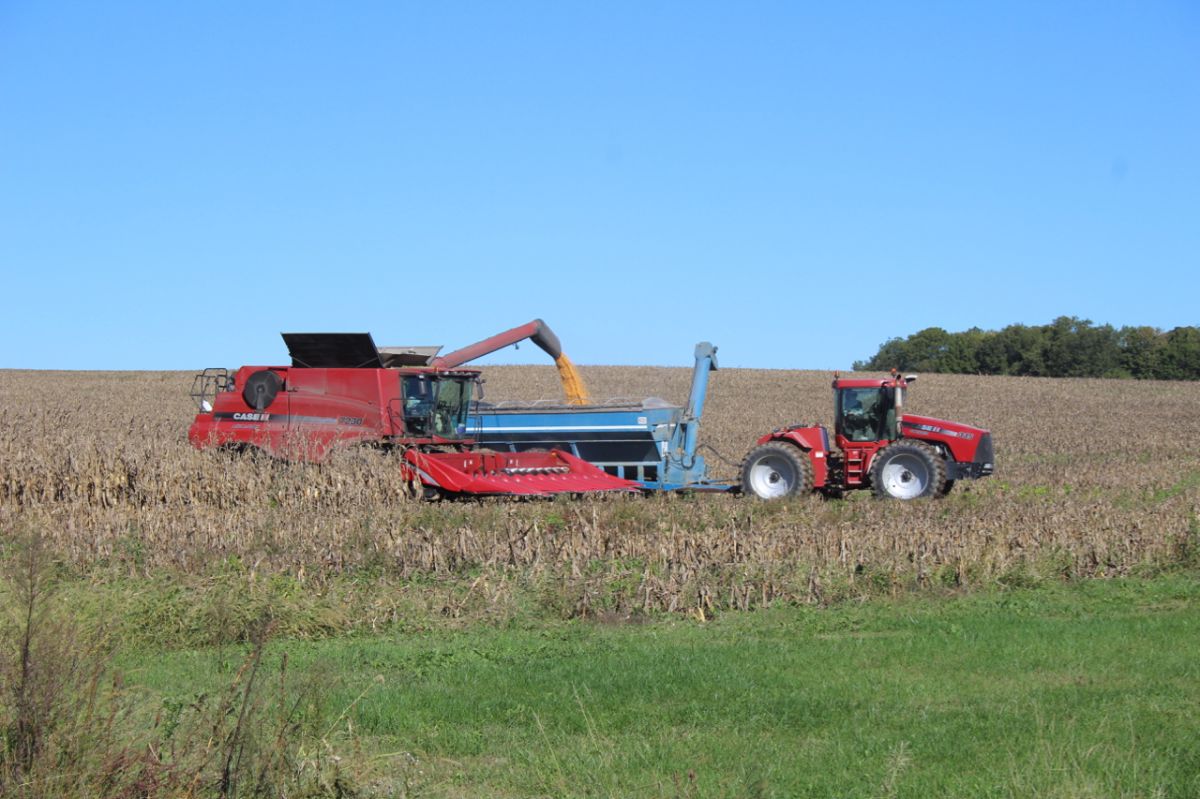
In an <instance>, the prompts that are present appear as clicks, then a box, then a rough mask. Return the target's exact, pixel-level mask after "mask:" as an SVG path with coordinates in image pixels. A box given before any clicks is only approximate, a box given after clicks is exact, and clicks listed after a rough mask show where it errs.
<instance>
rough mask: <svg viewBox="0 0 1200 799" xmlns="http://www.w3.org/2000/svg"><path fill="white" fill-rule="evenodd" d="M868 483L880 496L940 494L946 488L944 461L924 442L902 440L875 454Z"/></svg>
mask: <svg viewBox="0 0 1200 799" xmlns="http://www.w3.org/2000/svg"><path fill="white" fill-rule="evenodd" d="M871 485H872V486H874V488H875V496H877V497H880V498H883V499H903V500H907V499H917V498H918V497H936V496H942V495H943V494H944V493H945V491H946V462H945V461H944V460H942V456H941V454H940V453H939V452H938V451H937V450H935V449H934V448H933V447H931V446H929V445H928V444H922V443H919V442H916V441H905V442H900V443H896V444H892V445H891V446H890V447H888V448H887V449H885V450H883V451H882V452H880V453H879V454H878V455H876V456H875V462H874V463H872V464H871Z"/></svg>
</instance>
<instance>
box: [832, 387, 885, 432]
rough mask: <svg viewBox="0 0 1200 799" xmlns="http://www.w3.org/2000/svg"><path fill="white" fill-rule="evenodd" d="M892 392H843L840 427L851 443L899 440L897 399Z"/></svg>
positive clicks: (869, 390)
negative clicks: (896, 430)
mask: <svg viewBox="0 0 1200 799" xmlns="http://www.w3.org/2000/svg"><path fill="white" fill-rule="evenodd" d="M893 391H894V390H893V389H890V388H843V389H841V390H840V391H839V392H838V408H837V414H838V423H839V426H840V428H841V431H842V435H844V436H845V437H846V438H848V439H850V440H851V441H889V440H891V439H894V438H895V437H896V433H895V428H896V406H895V403H896V397H895V394H894V393H893Z"/></svg>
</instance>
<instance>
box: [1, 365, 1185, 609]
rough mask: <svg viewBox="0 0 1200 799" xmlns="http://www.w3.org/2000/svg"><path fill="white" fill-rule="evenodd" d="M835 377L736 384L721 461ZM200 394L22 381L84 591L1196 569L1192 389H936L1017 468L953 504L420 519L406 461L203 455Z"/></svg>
mask: <svg viewBox="0 0 1200 799" xmlns="http://www.w3.org/2000/svg"><path fill="white" fill-rule="evenodd" d="M582 372H583V375H584V377H585V379H586V380H587V382H588V385H589V388H590V389H591V391H592V393H593V395H594V396H598V397H606V396H623V397H631V398H642V397H646V396H660V397H663V398H665V399H668V400H671V401H674V402H680V403H682V402H683V401H684V400H685V399H686V394H687V391H688V387H689V385H690V380H691V373H690V370H688V369H680V368H657V367H584V368H583V369H582ZM485 377H486V378H487V380H488V386H487V389H488V398H489V399H501V398H513V399H536V398H543V397H555V396H557V393H558V391H559V385H558V380H557V374H556V372H555V370H554V368H553V367H551V366H545V367H542V366H526V367H489V368H487V369H486V370H485ZM830 378H831V375H830V374H829V373H827V372H794V371H751V370H738V369H726V370H722V371H719V372H716V373H714V374H713V379H712V383H711V385H710V390H709V398H708V404H707V407H706V409H705V416H704V424H703V431H702V434H701V440H702V442H703V443H705V444H708V445H709V446H711V447H713V448H714V449H715V450H717V451H718V452H719V453H722V454H723V455H725V456H726V457H727V458H728V460H729V461H733V462H736V461H739V460H740V459H741V457H742V455H743V454H744V453H745V451H746V450H748V449H749V447H750V446H751V445H752V444H753V442H754V439H755V438H756V437H757V436H758V435H761V434H762V433H764V432H766V431H769V430H770V429H772V428H774V427H778V426H781V425H784V424H788V423H798V422H820V423H824V424H829V423H830V422H831V406H832V398H831V389H830V385H829V384H830ZM190 380H191V373H178V372H175V373H157V372H155V373H151V372H145V373H141V372H123V373H100V372H93V373H66V372H25V371H4V372H0V525H2V529H4V530H12V529H15V528H16V526H17V525H18V524H19V523H20V522H22V521H24V520H31V521H34V522H36V523H38V524H39V525H40V526H41V527H42V529H43V530H44V531H45V534H46V535H47V537H48V540H49V542H50V543H51V545H52V546H53V547H54V549H55V551H56V552H57V553H58V554H59V556H60V557H61V558H62V559H63V560H64V561H66V562H67V563H68V564H70V565H72V566H74V567H75V568H77V569H80V570H87V569H89V568H91V567H92V566H93V565H95V564H105V565H107V566H109V567H111V566H113V565H114V564H115V565H116V566H118V567H120V568H123V569H128V570H130V571H133V572H136V573H150V572H152V571H157V570H161V569H170V570H182V571H184V572H189V573H194V574H200V573H204V572H205V570H206V569H210V568H211V567H212V566H213V565H214V564H218V563H225V562H228V561H229V560H230V559H231V558H236V559H237V560H238V562H240V563H242V564H245V565H246V567H247V568H248V569H249V570H251V571H252V572H254V573H289V574H292V575H297V576H302V577H303V579H304V580H306V581H310V582H313V583H316V584H318V585H319V584H321V583H322V582H324V581H325V580H327V579H328V578H329V577H331V576H333V575H340V574H345V573H348V572H349V573H353V572H356V571H357V570H360V569H363V568H369V569H372V570H382V571H383V572H385V573H387V574H389V575H394V576H398V577H402V578H411V577H417V576H419V577H422V578H424V577H431V576H432V577H437V578H446V579H449V580H451V581H454V580H458V581H465V582H466V584H468V585H471V584H472V583H473V581H475V580H477V579H478V578H477V577H476V576H475V575H476V573H477V572H479V571H480V570H483V572H484V573H488V574H492V575H493V576H494V577H495V578H496V579H499V580H503V579H514V578H516V579H520V580H529V579H532V580H534V581H540V582H541V583H542V584H550V585H560V586H561V588H562V591H561V596H562V597H566V599H565V600H561V601H562V602H564V607H563V608H562V609H563V612H565V613H568V614H570V613H585V614H586V613H589V612H598V611H599V610H601V609H605V608H609V609H611V608H616V609H617V610H619V611H621V612H631V611H640V610H646V611H649V610H657V609H674V610H679V609H693V610H694V609H697V608H699V609H702V610H707V609H717V608H723V607H733V608H747V607H756V606H760V605H763V604H767V603H770V602H773V601H776V600H780V599H783V600H787V601H814V600H816V601H820V600H822V599H825V598H828V597H830V596H832V595H837V594H838V592H843V593H844V592H845V591H846V590H859V589H862V590H866V589H868V588H869V589H871V590H880V589H881V588H882V589H885V590H886V589H889V588H890V589H892V590H895V589H897V588H899V587H902V586H907V585H915V584H921V583H925V582H936V583H942V584H947V583H954V584H961V583H963V582H967V583H971V582H975V581H979V580H990V579H995V578H997V577H1005V576H1011V575H1013V574H1019V573H1024V572H1026V571H1028V570H1030V569H1034V570H1039V572H1040V573H1043V574H1047V573H1061V574H1063V575H1068V576H1093V575H1109V574H1123V573H1128V572H1130V571H1132V570H1135V569H1138V568H1140V567H1143V566H1146V565H1148V564H1157V563H1162V562H1165V561H1168V560H1171V559H1172V558H1176V559H1177V558H1178V557H1179V555H1180V553H1181V552H1183V551H1185V550H1186V551H1189V552H1194V551H1195V546H1196V540H1197V538H1200V532H1198V529H1197V528H1198V526H1200V522H1198V517H1200V463H1198V459H1197V456H1196V453H1197V451H1200V424H1198V423H1197V422H1196V419H1197V418H1198V417H1200V399H1198V398H1197V395H1196V391H1195V384H1191V383H1162V382H1131V381H1105V380H1054V379H1034V378H1003V377H986V378H985V377H965V376H950V375H927V376H923V377H922V379H921V380H920V381H919V382H918V383H917V384H916V386H915V387H914V389H913V390H912V391H911V392H910V408H909V410H910V411H912V412H914V413H921V414H926V415H931V416H938V417H942V418H948V419H955V420H959V421H963V422H967V423H973V424H978V425H980V426H983V427H987V428H989V429H991V430H992V433H993V436H994V438H995V441H996V449H997V470H998V471H997V475H996V476H995V477H993V478H990V479H987V480H983V481H978V482H975V483H961V484H960V486H959V487H958V488H956V489H955V493H954V494H952V495H951V496H950V497H949V498H948V499H946V500H943V501H938V502H916V503H907V504H896V503H884V502H876V501H872V500H869V499H867V497H866V496H865V495H862V496H858V497H855V498H854V499H852V500H850V501H847V502H826V501H823V500H821V499H819V498H817V497H805V498H800V499H797V500H794V501H791V502H787V503H781V504H774V505H768V504H762V503H759V502H756V501H753V500H750V499H748V498H738V497H729V496H712V495H705V496H696V497H690V498H671V497H647V498H637V499H619V498H618V499H612V498H610V499H588V500H582V501H576V502H565V501H556V502H542V501H534V502H520V501H515V502H514V501H491V500H488V501H478V502H463V503H449V504H447V503H443V504H439V505H430V504H423V503H417V502H412V501H409V500H407V499H406V498H405V494H404V486H403V485H402V483H401V481H400V480H399V479H398V476H397V470H396V469H395V468H394V464H393V463H392V461H391V458H390V457H389V456H388V455H387V454H386V453H383V452H378V451H373V450H359V451H352V452H345V453H340V454H339V455H338V456H337V457H335V458H334V459H333V460H332V461H331V462H329V463H327V464H324V465H321V466H313V465H295V464H284V463H279V462H274V461H271V460H269V459H266V458H256V457H233V456H229V455H223V454H218V453H211V452H198V451H195V450H193V449H192V448H191V447H190V446H189V445H188V443H187V440H186V431H187V426H188V424H189V423H190V421H191V417H192V414H193V413H194V407H193V406H192V404H191V400H190V399H189V398H188V396H187V389H188V386H189V385H190ZM709 461H710V468H712V470H713V471H714V472H715V475H716V476H717V477H724V478H733V477H735V476H736V467H735V466H731V465H730V464H728V463H726V462H723V461H721V460H720V459H718V458H716V457H712V456H710V457H709ZM1189 547H1190V549H1189ZM493 582H494V581H493ZM855 586H858V588H855ZM485 594H486V592H484V591H478V592H476V591H471V592H470V593H469V594H468V596H467V598H466V599H463V600H462V601H463V602H466V601H468V600H470V599H471V597H472V596H473V597H474V601H480V597H481V596H483V595H485ZM496 595H498V594H496Z"/></svg>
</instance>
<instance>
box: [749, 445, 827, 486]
mask: <svg viewBox="0 0 1200 799" xmlns="http://www.w3.org/2000/svg"><path fill="white" fill-rule="evenodd" d="M812 487H813V476H812V464H810V463H809V462H808V456H807V455H806V454H805V453H804V452H803V451H802V450H801V449H800V448H799V447H796V446H794V445H792V444H785V443H783V442H779V441H772V442H771V443H769V444H763V445H762V446H759V447H755V448H754V449H752V450H750V454H749V455H747V456H746V460H745V461H743V463H742V491H744V492H746V493H747V494H753V495H754V496H756V497H758V498H759V499H782V498H783V497H792V496H796V495H797V494H807V493H808V492H809V491H812Z"/></svg>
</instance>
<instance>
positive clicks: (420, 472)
mask: <svg viewBox="0 0 1200 799" xmlns="http://www.w3.org/2000/svg"><path fill="white" fill-rule="evenodd" d="M283 339H284V342H285V343H286V344H287V348H288V353H289V355H290V356H291V360H292V363H291V365H290V366H243V367H241V368H240V369H238V370H237V371H236V372H234V373H233V374H230V373H229V372H228V371H227V370H225V369H206V370H205V371H204V372H202V373H201V374H199V375H197V376H196V379H195V382H194V383H193V388H192V397H193V398H194V399H195V400H196V402H197V404H198V406H199V412H198V413H197V414H196V419H195V421H194V422H193V423H192V426H191V428H190V429H189V430H188V439H189V440H190V441H191V442H192V444H193V445H194V446H196V447H198V448H207V447H224V448H232V449H246V448H251V447H253V448H258V449H261V450H264V451H266V452H268V453H270V454H272V455H275V456H278V457H281V458H286V459H289V460H301V461H312V462H319V461H321V460H323V459H324V458H325V457H326V456H327V455H328V454H329V452H330V451H331V450H333V449H335V448H338V447H344V446H353V445H371V446H377V447H382V448H387V449H393V450H396V451H397V452H398V453H399V455H400V457H399V458H398V461H399V468H401V469H402V470H403V472H404V477H405V479H406V481H408V482H409V483H410V484H411V485H412V486H413V487H414V488H415V489H420V490H421V491H422V492H423V493H425V494H426V495H432V494H435V493H436V494H447V495H456V494H473V495H480V494H501V495H505V494H506V495H532V496H538V495H549V494H558V493H582V492H594V491H628V490H631V489H633V488H634V487H635V486H634V484H633V483H632V482H630V481H628V480H624V479H621V478H619V477H614V476H612V475H609V474H606V473H605V472H604V471H603V470H601V469H598V468H596V467H595V466H592V465H591V464H589V463H587V462H586V461H583V460H581V459H580V458H578V457H575V456H574V455H572V454H570V453H568V452H563V451H561V450H550V451H544V452H494V451H490V450H483V449H478V448H476V446H475V442H474V441H473V440H472V439H470V438H468V437H467V435H466V426H467V418H468V413H469V411H470V407H471V399H472V396H473V395H474V394H476V393H477V392H476V389H477V386H478V383H479V372H478V371H476V370H470V369H455V368H442V367H440V366H438V365H431V364H430V360H431V357H430V356H431V351H430V349H429V348H407V349H404V348H385V349H382V350H381V349H378V348H377V347H376V346H375V343H374V341H373V340H372V338H371V336H370V334H369V333H284V334H283Z"/></svg>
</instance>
